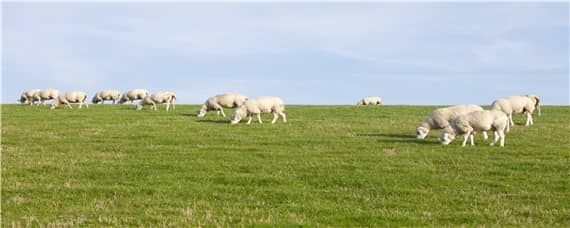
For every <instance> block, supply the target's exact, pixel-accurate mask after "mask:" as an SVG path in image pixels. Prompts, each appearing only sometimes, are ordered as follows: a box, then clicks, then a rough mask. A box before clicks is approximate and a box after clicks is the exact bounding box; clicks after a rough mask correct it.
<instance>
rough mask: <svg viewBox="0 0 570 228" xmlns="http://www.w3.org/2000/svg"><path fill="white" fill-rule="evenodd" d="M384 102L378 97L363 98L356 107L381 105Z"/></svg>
mask: <svg viewBox="0 0 570 228" xmlns="http://www.w3.org/2000/svg"><path fill="white" fill-rule="evenodd" d="M382 104H384V101H383V100H382V98H380V97H365V98H362V100H360V101H358V103H356V105H382Z"/></svg>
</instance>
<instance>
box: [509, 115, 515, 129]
mask: <svg viewBox="0 0 570 228" xmlns="http://www.w3.org/2000/svg"><path fill="white" fill-rule="evenodd" d="M508 117H509V121H510V122H511V126H515V122H513V114H512V113H511V114H509V116H508Z"/></svg>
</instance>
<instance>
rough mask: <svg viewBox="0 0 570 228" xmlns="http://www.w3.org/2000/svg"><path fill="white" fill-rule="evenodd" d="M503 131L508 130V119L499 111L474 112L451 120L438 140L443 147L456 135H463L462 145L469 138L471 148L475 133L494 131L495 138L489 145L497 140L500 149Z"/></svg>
mask: <svg viewBox="0 0 570 228" xmlns="http://www.w3.org/2000/svg"><path fill="white" fill-rule="evenodd" d="M505 129H507V130H508V129H509V118H508V117H507V115H505V113H503V112H500V111H475V112H470V113H467V114H465V115H461V116H458V117H457V118H455V119H453V120H452V121H451V123H450V125H449V126H447V127H445V128H444V129H443V131H442V132H441V136H440V140H441V143H442V144H443V145H448V144H449V143H451V142H452V141H453V140H454V139H455V137H456V136H457V135H464V140H463V144H461V146H465V144H466V143H467V138H471V146H474V145H475V142H474V141H473V136H474V135H475V132H476V131H494V133H495V138H494V139H493V142H492V143H491V144H490V145H491V146H493V145H495V143H497V141H498V140H499V138H500V139H501V147H503V146H505Z"/></svg>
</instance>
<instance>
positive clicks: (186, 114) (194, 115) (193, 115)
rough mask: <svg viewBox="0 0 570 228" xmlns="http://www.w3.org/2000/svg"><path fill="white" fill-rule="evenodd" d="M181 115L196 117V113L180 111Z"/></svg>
mask: <svg viewBox="0 0 570 228" xmlns="http://www.w3.org/2000/svg"><path fill="white" fill-rule="evenodd" d="M180 115H181V116H191V117H198V115H196V114H190V113H182V114H180Z"/></svg>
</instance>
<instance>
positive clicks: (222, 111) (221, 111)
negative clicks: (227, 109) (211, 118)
mask: <svg viewBox="0 0 570 228" xmlns="http://www.w3.org/2000/svg"><path fill="white" fill-rule="evenodd" d="M218 112H220V113H222V116H223V117H226V114H225V113H224V109H223V108H222V107H220V110H219V111H218Z"/></svg>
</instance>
